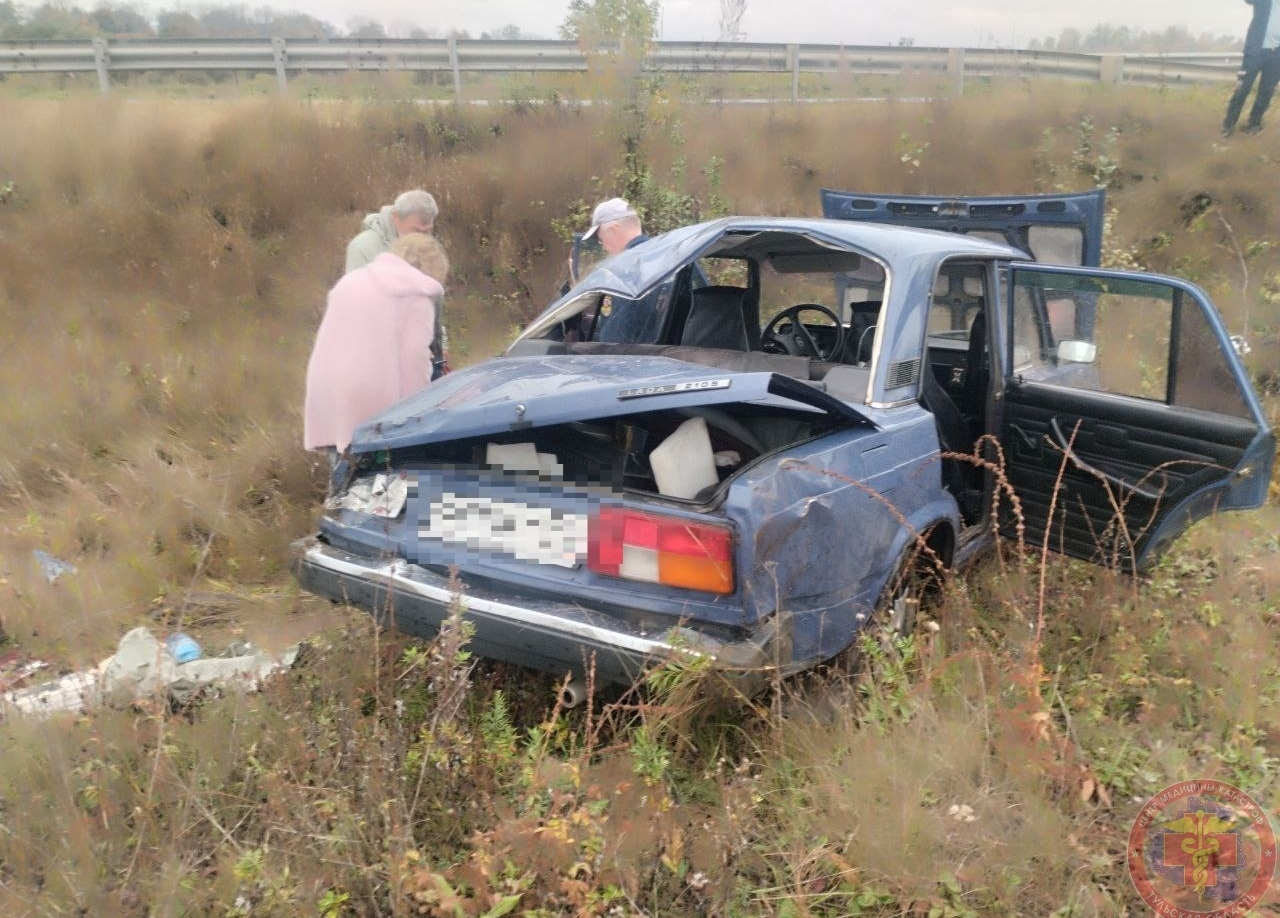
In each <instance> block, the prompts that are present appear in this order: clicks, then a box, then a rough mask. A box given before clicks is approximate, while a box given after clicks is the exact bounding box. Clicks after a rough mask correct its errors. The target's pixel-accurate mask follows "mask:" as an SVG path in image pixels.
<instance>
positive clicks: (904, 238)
mask: <svg viewBox="0 0 1280 918" xmlns="http://www.w3.org/2000/svg"><path fill="white" fill-rule="evenodd" d="M761 234H770V235H766V236H764V237H763V238H757V237H761ZM797 235H800V236H805V237H808V238H809V239H810V240H812V241H813V242H814V243H815V244H817V245H819V246H825V247H828V248H832V249H837V250H842V251H844V250H849V249H856V250H859V251H864V252H868V253H870V254H874V255H876V256H878V257H881V258H885V259H887V260H893V259H897V258H904V257H911V256H916V255H960V256H964V255H971V256H974V257H981V256H985V257H991V256H993V255H995V256H1003V257H1005V258H1010V259H1023V258H1025V257H1026V255H1025V253H1023V252H1021V251H1020V250H1018V249H1015V248H1012V247H1010V246H1006V245H1001V244H1000V243H996V242H990V241H987V240H984V239H978V238H974V237H968V236H960V235H957V234H955V233H947V232H943V231H940V230H928V229H917V228H915V227H907V226H891V225H889V224H880V223H864V222H857V223H855V222H851V221H848V220H828V219H824V218H820V217H813V218H806V217H725V218H723V219H720V220H713V221H710V222H707V223H696V224H694V225H692V226H684V227H681V228H679V229H674V230H671V231H670V232H668V233H663V234H662V235H660V236H655V237H654V238H653V239H651V240H649V241H648V242H646V243H645V244H644V245H638V246H635V247H634V248H630V249H627V250H625V251H623V252H621V253H619V254H617V255H615V256H613V257H612V258H609V259H607V260H605V261H603V262H601V263H600V264H599V265H598V266H597V267H596V268H595V269H594V270H593V271H591V273H590V274H588V275H587V276H586V277H584V278H583V279H582V280H581V281H580V282H579V283H578V284H577V286H575V287H574V288H573V289H572V290H570V291H569V293H568V294H566V296H568V297H570V298H572V297H575V296H577V295H578V294H580V293H582V292H585V291H588V290H590V291H598V292H601V293H610V294H613V295H615V296H623V297H629V298H636V297H640V296H643V295H644V294H645V293H647V292H648V291H649V290H650V289H651V288H653V287H654V286H656V285H657V284H659V283H661V282H662V281H663V280H666V279H667V278H669V277H670V276H671V273H672V270H673V269H674V268H676V267H678V266H680V265H684V264H687V263H689V262H690V261H692V260H693V259H695V258H697V257H698V256H700V255H702V254H703V253H704V252H705V251H706V250H709V249H713V248H714V249H716V254H718V255H733V254H734V253H735V249H737V248H739V247H740V248H742V250H743V252H742V253H741V254H747V252H748V251H750V252H752V253H753V254H755V255H756V257H759V256H760V254H761V253H762V252H763V251H767V250H768V248H769V243H770V242H772V243H774V244H776V245H777V246H779V247H781V246H785V245H787V244H788V240H791V239H794V237H795V236H797ZM733 236H741V241H740V244H739V246H735V245H733V244H732V243H731V244H729V245H727V246H725V245H719V246H717V243H723V242H724V241H725V240H727V239H729V238H731V237H733ZM553 308H554V307H553Z"/></svg>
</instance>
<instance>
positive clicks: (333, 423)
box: [303, 233, 449, 461]
mask: <svg viewBox="0 0 1280 918" xmlns="http://www.w3.org/2000/svg"><path fill="white" fill-rule="evenodd" d="M448 272H449V262H448V259H447V258H446V257H445V253H444V249H443V248H442V247H441V245H440V243H439V242H438V241H437V240H436V239H435V237H433V236H427V235H425V234H423V233H409V234H407V235H404V236H401V237H400V238H398V239H396V241H395V242H394V243H393V244H392V246H391V251H389V252H383V253H382V254H381V255H378V256H377V257H376V258H374V259H373V261H371V262H369V264H367V265H365V266H364V267H361V268H357V269H356V270H354V271H351V272H350V273H348V274H346V275H344V276H343V278H342V280H340V281H338V283H337V284H335V285H334V287H333V289H332V290H330V291H329V299H328V304H327V305H326V307H325V311H324V318H323V319H321V321H320V328H319V330H318V331H317V332H316V343H315V346H314V347H313V348H312V350H311V359H310V360H309V361H308V363H307V391H306V404H305V411H304V430H303V442H304V445H305V446H306V448H307V449H319V450H325V451H327V452H329V454H330V458H331V459H332V460H334V461H336V457H337V455H338V454H340V453H341V452H343V451H344V450H345V449H346V448H347V446H348V445H349V444H350V442H351V434H352V433H353V432H354V431H355V429H356V428H357V427H358V426H360V424H361V423H363V422H364V421H366V420H368V419H369V418H371V417H372V416H373V415H375V414H377V413H378V412H380V411H382V410H383V409H384V408H387V407H389V406H391V405H392V404H394V403H395V402H398V401H399V400H400V399H402V398H404V397H405V396H407V395H411V394H412V393H414V392H417V391H418V390H419V389H421V388H423V387H424V386H426V385H427V383H428V382H430V380H431V353H430V350H429V348H430V345H431V339H432V336H433V333H434V332H433V329H434V327H435V314H436V310H437V309H438V308H439V305H440V299H441V298H442V297H443V296H444V286H443V282H444V280H445V279H446V276H447V275H448Z"/></svg>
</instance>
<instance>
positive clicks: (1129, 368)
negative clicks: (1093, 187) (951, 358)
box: [1000, 264, 1275, 569]
mask: <svg viewBox="0 0 1280 918" xmlns="http://www.w3.org/2000/svg"><path fill="white" fill-rule="evenodd" d="M1006 295H1007V300H1006V307H1007V311H1006V312H1005V316H1006V320H1007V326H1006V328H1005V330H1004V331H1005V334H1004V335H1003V342H1004V345H1005V346H1006V347H1007V349H1008V350H1007V354H1006V357H1007V359H1006V361H1005V362H1004V365H1005V366H1006V367H1008V368H1009V369H1008V371H1007V372H1006V378H1005V391H1004V399H1003V403H1004V404H1003V409H1002V413H1001V421H1000V426H1001V443H1002V445H1003V449H1004V452H1005V459H1006V463H1007V474H1008V477H1009V480H1010V483H1011V484H1012V486H1013V488H1014V490H1015V491H1016V492H1017V494H1018V497H1019V499H1020V502H1021V515H1022V519H1023V522H1024V523H1025V526H1026V531H1025V535H1026V540H1027V543H1028V544H1029V545H1033V546H1039V545H1041V544H1043V543H1042V540H1044V539H1045V538H1046V533H1047V541H1048V546H1049V547H1050V548H1051V549H1053V550H1055V551H1059V552H1062V553H1065V554H1068V555H1072V556H1074V557H1078V558H1085V559H1089V560H1094V561H1100V562H1102V563H1106V564H1109V565H1114V566H1117V567H1120V568H1124V569H1133V568H1138V567H1141V566H1143V564H1144V562H1146V561H1148V560H1150V559H1151V558H1152V557H1153V556H1154V554H1155V552H1156V551H1158V550H1159V549H1160V548H1161V547H1162V546H1163V545H1164V544H1165V543H1167V542H1168V541H1169V540H1171V539H1172V538H1174V537H1175V536H1176V535H1178V534H1179V533H1180V532H1182V531H1183V530H1184V529H1185V528H1186V527H1187V526H1188V525H1190V524H1191V523H1192V522H1193V521H1195V520H1196V519H1199V518H1201V517H1203V516H1206V515H1208V514H1210V513H1212V512H1214V511H1215V510H1227V509H1245V508H1250V507H1256V506H1259V505H1260V504H1261V503H1262V502H1263V500H1264V499H1265V497H1266V493H1267V486H1268V483H1269V481H1270V477H1271V465H1272V462H1273V460H1274V457H1275V437H1274V434H1273V433H1272V431H1271V429H1270V427H1269V426H1268V424H1267V421H1266V418H1265V416H1264V415H1263V413H1262V410H1261V408H1260V406H1259V404H1258V399H1257V397H1256V395H1255V394H1254V392H1253V389H1252V386H1251V385H1250V383H1249V379H1248V376H1247V374H1246V373H1245V370H1244V368H1243V367H1242V366H1241V364H1240V361H1239V358H1238V357H1237V355H1236V353H1235V351H1234V349H1233V348H1232V345H1231V342H1230V340H1229V338H1228V336H1227V334H1226V331H1225V329H1224V328H1223V326H1222V322H1221V320H1220V318H1219V317H1218V314H1217V312H1216V311H1215V309H1214V308H1213V306H1212V305H1211V304H1210V303H1209V301H1208V299H1207V298H1206V297H1205V295H1204V293H1203V292H1202V291H1200V290H1199V289H1198V288H1196V287H1194V286H1193V285H1190V284H1187V283H1184V282H1181V281H1177V280H1174V279H1171V278H1164V277H1157V276H1153V275H1144V274H1133V273H1125V272H1116V271H1089V270H1085V269H1073V268H1055V267H1050V266H1045V265H1031V264H1023V265H1015V266H1013V267H1012V268H1011V269H1010V272H1009V284H1008V289H1007V290H1006ZM1015 523H1016V519H1015V518H1014V514H1013V513H1012V511H1011V510H1009V508H1006V513H1005V516H1004V518H1003V519H1002V524H1003V526H1004V529H1005V530H1006V532H1007V533H1012V532H1013V530H1014V525H1015Z"/></svg>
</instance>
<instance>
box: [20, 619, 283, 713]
mask: <svg viewBox="0 0 1280 918" xmlns="http://www.w3.org/2000/svg"><path fill="white" fill-rule="evenodd" d="M228 653H230V654H232V655H230V656H212V657H200V658H198V659H195V660H192V661H191V662H189V663H179V662H177V660H175V659H174V658H173V655H172V654H171V653H170V652H169V649H168V647H167V646H166V645H165V642H164V641H161V640H157V639H156V637H155V636H154V635H153V634H152V633H151V632H150V631H149V630H147V629H146V628H134V629H133V630H132V631H130V632H129V633H128V634H126V635H125V636H124V637H123V638H122V639H121V640H120V646H119V647H118V648H117V650H116V652H115V653H114V654H113V655H111V656H110V657H108V658H107V659H105V660H103V661H102V662H101V663H99V664H98V665H97V666H96V667H94V668H93V669H89V670H82V671H80V672H75V673H69V674H68V675H65V676H63V677H61V678H59V679H55V680H53V681H52V682H47V683H42V684H39V685H34V686H30V687H26V688H21V689H15V690H8V691H3V692H0V709H3V711H4V712H5V713H14V712H16V713H19V714H25V715H36V716H40V715H45V714H53V713H56V712H59V711H83V710H86V709H89V708H93V707H97V706H98V705H101V704H105V703H108V702H114V701H131V700H134V699H139V698H144V697H150V696H155V695H157V694H161V693H163V694H165V695H167V696H168V697H169V698H171V699H173V700H174V701H177V702H179V703H183V702H186V701H189V700H191V699H192V698H194V697H195V696H196V695H198V694H199V693H200V692H201V691H203V690H205V689H208V688H214V687H227V688H234V689H240V690H245V691H254V690H256V689H257V688H258V686H259V685H260V684H261V682H262V680H263V679H265V678H267V677H268V676H270V675H272V674H273V673H276V672H280V671H282V670H285V669H288V668H289V667H291V666H292V665H293V663H294V661H295V660H296V659H297V656H298V648H297V647H296V646H294V647H290V648H288V649H287V650H285V651H284V652H283V653H281V654H280V655H279V656H272V655H271V654H268V653H265V652H263V651H261V650H257V649H255V648H254V647H252V646H251V645H249V644H247V643H246V642H243V641H240V642H237V643H236V644H234V645H232V646H231V647H230V648H228Z"/></svg>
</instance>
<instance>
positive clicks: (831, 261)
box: [511, 231, 990, 515]
mask: <svg viewBox="0 0 1280 918" xmlns="http://www.w3.org/2000/svg"><path fill="white" fill-rule="evenodd" d="M987 271H988V269H987V267H986V265H985V264H984V263H981V262H963V261H960V262H951V263H947V264H945V265H944V266H943V268H942V270H941V271H940V273H939V274H938V276H937V278H936V280H935V283H934V287H933V295H932V302H931V304H930V310H929V320H928V338H927V348H926V360H925V361H924V365H925V366H926V367H927V368H928V372H927V373H925V374H924V376H923V378H922V386H921V402H922V403H923V404H924V405H925V406H926V407H927V408H928V409H929V410H930V411H931V412H932V413H933V414H934V416H935V418H936V421H937V425H938V431H939V439H940V440H941V442H942V448H943V451H944V452H955V453H971V452H972V451H973V444H974V441H975V440H976V439H977V438H978V437H980V436H981V435H982V434H983V433H984V432H985V429H986V426H985V425H986V422H987V417H986V402H987V399H986V395H987V389H988V386H989V384H990V357H989V347H988V343H987V325H986V318H985V303H986V296H987V285H988V283H989V280H988V276H987ZM886 283H887V278H886V272H885V268H884V266H883V265H882V264H881V263H880V262H878V261H877V260H875V259H873V258H870V257H868V256H864V255H861V254H859V253H857V252H850V251H847V250H842V249H832V248H829V247H826V246H824V245H821V244H820V243H818V242H816V241H815V240H814V239H812V238H810V237H807V236H804V235H801V234H797V233H788V232H780V231H764V232H744V233H739V234H729V235H726V237H725V238H724V239H723V240H722V241H721V244H720V245H719V246H718V247H717V248H716V249H714V250H712V251H710V252H707V253H704V254H703V256H702V257H701V258H699V259H698V261H697V263H696V265H690V266H687V267H686V268H684V269H682V270H681V271H680V272H678V273H677V274H676V275H675V277H674V278H672V280H671V281H670V282H669V284H670V290H669V293H668V294H667V295H666V296H664V297H663V298H661V301H662V302H663V303H664V304H665V311H664V314H663V316H662V320H661V324H660V330H659V334H658V338H657V340H656V341H653V342H637V343H625V344H623V343H615V342H602V341H597V340H593V339H594V338H595V337H596V333H597V332H598V330H599V322H600V318H599V316H600V315H601V314H602V312H604V311H605V310H602V309H601V307H600V303H601V300H602V298H601V297H599V295H597V296H596V297H595V298H594V299H593V300H591V302H589V303H587V304H586V305H585V306H584V308H583V309H582V310H581V311H580V312H579V313H577V314H576V315H573V316H569V317H568V318H567V319H566V320H565V321H564V322H563V323H562V324H561V325H559V326H555V327H551V328H549V329H548V330H547V333H546V337H545V338H543V339H541V340H540V341H537V342H535V341H524V342H521V343H520V344H519V345H517V346H516V347H515V348H513V349H512V351H511V353H512V354H513V355H517V354H521V353H526V354H527V353H573V354H649V355H655V356H666V357H672V358H675V359H678V360H683V361H686V362H690V363H697V364H702V365H707V366H714V367H717V368H720V369H726V370H732V371H767V372H775V373H780V374H783V375H786V376H790V377H793V378H796V379H801V380H804V381H807V382H809V383H810V384H812V385H815V386H817V387H819V388H822V389H824V390H825V391H827V392H828V393H829V394H831V395H834V396H836V397H837V398H841V399H843V400H846V401H849V402H854V403H862V402H865V400H866V399H867V398H868V396H869V388H870V366H871V362H872V358H873V350H874V347H875V342H876V330H877V327H878V325H879V319H880V308H881V299H882V297H883V294H884V290H885V288H886ZM913 372H915V371H914V370H913ZM944 477H945V478H947V479H948V481H947V483H948V485H949V487H950V488H951V490H952V491H953V493H955V494H956V495H957V497H958V498H960V499H961V503H962V506H963V505H964V504H965V503H966V502H972V503H974V504H975V505H976V503H978V502H979V501H980V488H981V475H979V474H975V467H974V466H973V465H971V464H969V463H964V462H959V461H954V460H953V461H949V462H947V463H946V465H945V469H944ZM961 495H967V497H961ZM971 512H972V513H974V514H976V513H978V512H979V511H978V510H977V509H976V507H975V508H973V509H972V510H971ZM966 515H969V511H967V512H966Z"/></svg>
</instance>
